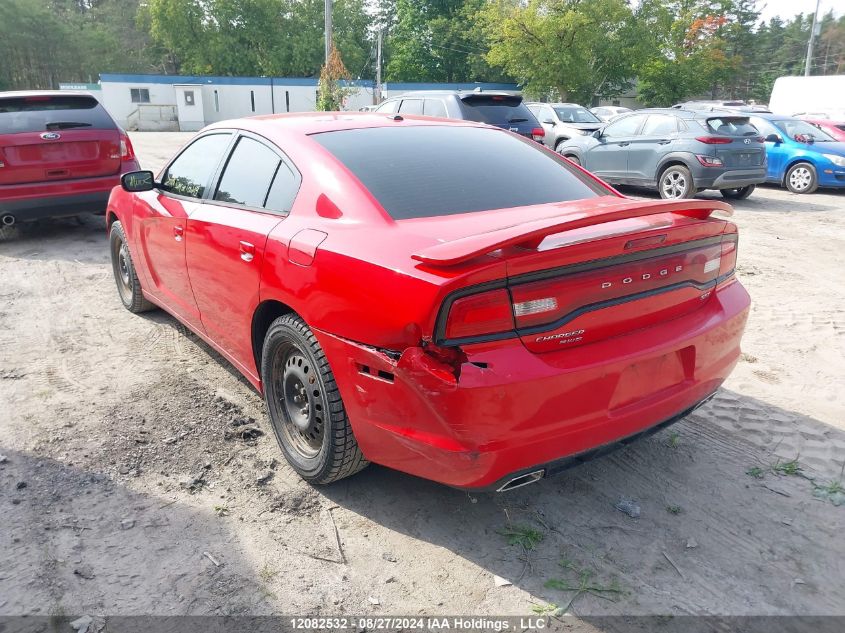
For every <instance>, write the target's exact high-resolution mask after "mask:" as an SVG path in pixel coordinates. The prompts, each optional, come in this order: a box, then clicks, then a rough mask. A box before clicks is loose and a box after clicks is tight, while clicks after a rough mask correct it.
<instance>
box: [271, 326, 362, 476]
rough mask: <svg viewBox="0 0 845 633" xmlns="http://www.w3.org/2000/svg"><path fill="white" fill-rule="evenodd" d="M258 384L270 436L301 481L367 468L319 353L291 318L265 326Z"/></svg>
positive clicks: (310, 334) (317, 346)
mask: <svg viewBox="0 0 845 633" xmlns="http://www.w3.org/2000/svg"><path fill="white" fill-rule="evenodd" d="M261 380H262V381H263V383H264V400H265V402H266V403H267V412H268V414H269V416H270V424H271V426H272V427H273V433H274V434H275V436H276V440H277V441H278V442H279V447H280V448H281V449H282V453H283V454H284V456H285V459H286V460H287V461H288V463H289V464H290V465H291V467H292V468H293V469H294V470H295V471H296V472H297V473H299V475H300V477H302V478H303V479H305V480H306V481H308V482H310V483H313V484H328V483H332V482H334V481H337V480H338V479H343V478H344V477H348V476H350V475H354V474H355V473H357V472H358V471H359V470H361V469H363V468H364V467H366V466H367V464H368V463H369V462H368V461H367V460H366V459H364V455H363V453H361V449H360V448H359V447H358V442H357V441H356V439H355V435H354V434H353V433H352V426H351V425H350V424H349V418H348V417H347V416H346V409H345V408H344V406H343V401H342V400H341V397H340V392H339V391H338V389H337V383H336V382H335V379H334V375H333V374H332V370H331V368H330V367H329V363H328V361H327V360H326V356H325V354H324V353H323V349H322V348H321V347H320V344H319V343H318V342H317V339H316V338H315V337H314V333H313V332H312V331H311V328H309V327H308V326H307V325H306V324H305V322H304V321H303V320H302V319H301V318H299V317H298V316H296V315H295V314H285V315H283V316H280V317H279V318H278V319H276V320H275V321H273V323H271V324H270V329H268V330H267V335H266V336H265V338H264V346H263V349H262V352H261Z"/></svg>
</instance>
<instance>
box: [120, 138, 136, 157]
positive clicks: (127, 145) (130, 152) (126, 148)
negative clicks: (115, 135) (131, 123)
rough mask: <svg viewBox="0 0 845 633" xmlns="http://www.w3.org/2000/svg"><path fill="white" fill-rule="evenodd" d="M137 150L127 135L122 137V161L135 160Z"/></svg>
mask: <svg viewBox="0 0 845 633" xmlns="http://www.w3.org/2000/svg"><path fill="white" fill-rule="evenodd" d="M134 159H135V149H134V148H133V147H132V141H130V140H129V137H128V136H127V135H126V134H121V135H120V160H134Z"/></svg>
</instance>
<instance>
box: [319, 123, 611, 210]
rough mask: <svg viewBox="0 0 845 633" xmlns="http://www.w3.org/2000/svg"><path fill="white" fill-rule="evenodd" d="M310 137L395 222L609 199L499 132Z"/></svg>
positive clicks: (437, 130) (404, 130)
mask: <svg viewBox="0 0 845 633" xmlns="http://www.w3.org/2000/svg"><path fill="white" fill-rule="evenodd" d="M311 138H313V139H314V140H315V141H317V142H318V143H319V144H320V145H322V146H323V147H325V148H326V149H327V150H328V151H329V152H331V153H332V154H334V156H335V157H337V158H338V159H339V160H340V162H342V163H343V164H344V165H346V167H347V168H348V169H349V170H350V171H351V172H352V173H353V174H355V176H357V177H358V179H359V180H360V181H361V182H362V183H363V185H364V186H365V187H366V188H367V189H369V190H370V192H371V193H372V194H373V196H375V198H376V199H377V200H378V201H379V202H380V203H381V205H382V207H384V209H385V211H387V213H388V214H389V215H390V216H391V217H392V218H393V219H395V220H404V219H408V218H422V217H434V216H441V215H453V214H457V213H469V212H471V211H482V210H487V209H504V208H509V207H521V206H528V205H534V204H545V203H549V202H561V201H565V200H579V199H583V198H593V197H595V196H598V195H607V194H609V191H608V190H606V189H604V188H603V187H601V186H600V185H599V184H597V183H595V182H593V181H592V180H589V179H587V178H586V177H584V176H582V175H581V174H580V173H578V172H576V171H575V170H574V168H572V167H571V166H569V163H568V162H567V161H566V160H565V159H564V158H561V157H560V156H558V155H557V154H554V153H552V152H549V151H546V150H543V149H542V148H541V146H539V145H537V144H535V143H534V142H533V141H529V140H527V139H521V138H519V137H517V136H515V135H511V134H507V133H504V132H500V131H498V130H491V129H484V128H477V127H458V126H448V127H446V126H444V127H439V126H420V127H395V128H390V127H379V128H366V129H359V130H343V131H338V132H325V133H322V134H315V135H313V136H312V137H311Z"/></svg>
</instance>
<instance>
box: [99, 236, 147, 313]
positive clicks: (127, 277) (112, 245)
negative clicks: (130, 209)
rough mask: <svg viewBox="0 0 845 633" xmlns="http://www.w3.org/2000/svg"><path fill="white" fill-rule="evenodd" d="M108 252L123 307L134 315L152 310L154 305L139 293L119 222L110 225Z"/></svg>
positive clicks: (139, 283)
mask: <svg viewBox="0 0 845 633" xmlns="http://www.w3.org/2000/svg"><path fill="white" fill-rule="evenodd" d="M109 252H110V253H111V265H112V271H113V272H114V281H115V283H116V284H117V294H118V296H119V297H120V302H121V303H122V304H123V307H124V308H126V309H127V310H129V311H130V312H136V313H137V312H146V311H147V310H152V309H154V308H155V305H153V304H152V303H150V302H149V301H147V300H146V299H145V298H144V293H143V292H142V291H141V282H140V281H139V280H138V275H137V274H136V272H135V265H134V264H133V263H132V256H131V255H130V253H129V244H127V242H126V234H125V233H124V232H123V225H121V223H120V222H119V221H115V222H114V223H112V225H111V230H110V231H109Z"/></svg>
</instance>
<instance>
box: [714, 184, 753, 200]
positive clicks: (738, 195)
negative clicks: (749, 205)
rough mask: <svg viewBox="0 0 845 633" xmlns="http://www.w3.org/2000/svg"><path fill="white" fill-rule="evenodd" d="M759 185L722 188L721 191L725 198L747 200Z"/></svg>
mask: <svg viewBox="0 0 845 633" xmlns="http://www.w3.org/2000/svg"><path fill="white" fill-rule="evenodd" d="M756 188H757V185H748V186H747V187H739V188H738V189H720V190H719V193H721V194H722V197H723V198H728V199H729V200H745V199H746V198H747V197H748V196H750V195H751V194H752V193H754V190H755V189H756Z"/></svg>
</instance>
